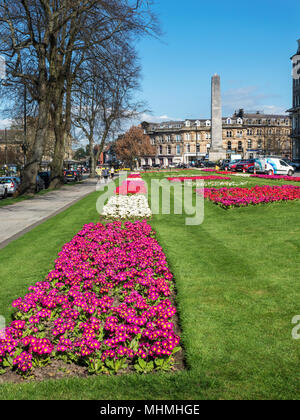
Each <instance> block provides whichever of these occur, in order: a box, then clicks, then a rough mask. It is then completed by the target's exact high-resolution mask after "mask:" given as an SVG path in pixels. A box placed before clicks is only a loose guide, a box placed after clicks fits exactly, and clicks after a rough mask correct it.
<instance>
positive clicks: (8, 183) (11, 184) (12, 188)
mask: <svg viewBox="0 0 300 420" xmlns="http://www.w3.org/2000/svg"><path fill="white" fill-rule="evenodd" d="M0 184H2V185H4V186H5V187H6V189H7V194H8V195H13V194H14V193H15V192H16V191H17V188H18V184H19V182H18V178H15V177H12V176H6V177H3V178H0Z"/></svg>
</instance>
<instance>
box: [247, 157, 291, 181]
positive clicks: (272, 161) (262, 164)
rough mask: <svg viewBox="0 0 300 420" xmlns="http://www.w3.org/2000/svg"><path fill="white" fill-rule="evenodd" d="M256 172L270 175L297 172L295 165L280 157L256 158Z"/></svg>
mask: <svg viewBox="0 0 300 420" xmlns="http://www.w3.org/2000/svg"><path fill="white" fill-rule="evenodd" d="M255 169H256V172H259V173H263V174H268V175H289V176H292V175H293V174H294V172H295V169H294V168H293V166H290V165H288V164H287V163H286V162H285V161H284V160H282V159H280V158H271V157H270V158H264V159H255Z"/></svg>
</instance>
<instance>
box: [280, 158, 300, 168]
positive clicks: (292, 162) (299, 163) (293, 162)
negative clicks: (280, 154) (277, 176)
mask: <svg viewBox="0 0 300 420" xmlns="http://www.w3.org/2000/svg"><path fill="white" fill-rule="evenodd" d="M282 160H283V161H284V162H286V163H287V164H288V165H290V166H292V167H293V168H294V169H295V171H300V161H297V160H290V159H282Z"/></svg>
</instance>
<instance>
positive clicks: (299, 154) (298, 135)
mask: <svg viewBox="0 0 300 420" xmlns="http://www.w3.org/2000/svg"><path fill="white" fill-rule="evenodd" d="M291 60H292V62H293V106H292V108H291V109H289V112H290V115H291V118H292V126H293V130H292V143H293V159H300V39H299V40H298V50H297V53H296V54H294V55H293V57H292V58H291Z"/></svg>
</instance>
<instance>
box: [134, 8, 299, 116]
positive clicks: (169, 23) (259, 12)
mask: <svg viewBox="0 0 300 420" xmlns="http://www.w3.org/2000/svg"><path fill="white" fill-rule="evenodd" d="M154 2H155V3H156V5H155V10H156V11H157V14H158V16H159V18H160V22H161V26H162V30H163V32H164V34H163V36H162V37H161V40H156V39H149V38H148V39H146V40H143V41H141V42H140V44H139V47H138V48H139V51H140V57H141V64H142V68H143V80H142V92H141V95H142V97H143V99H145V100H146V101H147V103H148V105H149V108H150V109H151V111H152V116H148V115H145V119H148V120H153V121H156V120H158V121H159V120H163V119H164V118H163V117H166V118H167V119H185V118H199V117H201V118H207V117H209V116H210V80H211V76H212V75H213V74H215V73H218V74H220V76H221V83H222V96H223V113H224V115H228V114H231V113H232V112H233V111H234V110H235V109H238V108H241V107H243V108H245V109H247V110H264V111H265V112H271V113H273V112H274V113H276V112H282V111H284V110H286V109H288V108H289V107H290V106H291V98H292V87H291V86H292V84H291V83H292V79H291V62H290V57H291V56H292V55H293V54H294V53H295V52H296V50H297V39H299V38H300V25H299V22H300V2H299V1H295V0H290V1H278V0H277V1H276V0H272V1H271V0H261V1H257V0H252V1H244V2H241V1H236V0H229V1H227V2H226V1H221V0H215V1H201V0H186V1H185V2H182V1H179V0H154Z"/></svg>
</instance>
